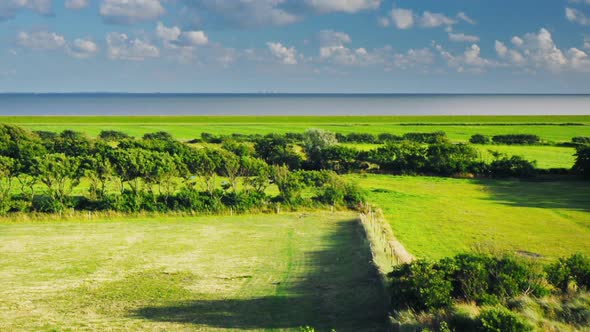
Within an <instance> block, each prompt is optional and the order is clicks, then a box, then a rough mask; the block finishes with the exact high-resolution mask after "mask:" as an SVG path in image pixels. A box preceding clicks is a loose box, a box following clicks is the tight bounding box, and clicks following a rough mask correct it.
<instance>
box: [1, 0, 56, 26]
mask: <svg viewBox="0 0 590 332" xmlns="http://www.w3.org/2000/svg"><path fill="white" fill-rule="evenodd" d="M22 10H31V11H33V12H35V13H37V14H40V15H52V14H53V10H52V3H51V0H2V1H0V21H3V20H7V19H11V18H14V16H16V14H17V13H18V12H20V11H22Z"/></svg>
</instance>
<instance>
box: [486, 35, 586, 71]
mask: <svg viewBox="0 0 590 332" xmlns="http://www.w3.org/2000/svg"><path fill="white" fill-rule="evenodd" d="M496 43H497V44H498V43H499V44H501V45H504V44H503V43H501V42H499V41H497V42H496ZM512 44H513V45H514V47H515V48H514V49H510V48H508V47H506V46H504V47H505V49H503V48H500V50H499V49H498V48H496V52H497V53H498V56H499V57H500V58H501V59H504V60H505V61H507V63H506V64H507V65H514V66H517V68H518V69H527V70H528V71H537V70H550V71H553V72H558V71H572V70H574V71H584V72H590V59H588V54H587V53H586V52H584V51H583V50H581V49H578V48H570V49H569V50H567V51H563V50H561V49H560V48H559V47H557V45H556V44H555V42H554V41H553V37H552V36H551V33H550V32H549V31H548V30H547V29H545V28H542V29H540V30H539V31H538V32H536V33H527V34H525V35H524V36H522V37H518V36H515V37H513V38H512ZM588 46H590V45H588ZM582 47H585V46H582Z"/></svg>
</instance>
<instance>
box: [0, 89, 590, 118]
mask: <svg viewBox="0 0 590 332" xmlns="http://www.w3.org/2000/svg"><path fill="white" fill-rule="evenodd" d="M388 114H389V115H470V114H473V115H483V114H487V115H534V114H537V115H542V114H572V115H575V114H586V115H589V114H590V95H433V94H414V95H411V94H374V95H359V94H342V95H338V94H320V95H318V94H272V95H270V94H0V115H388Z"/></svg>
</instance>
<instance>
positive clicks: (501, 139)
mask: <svg viewBox="0 0 590 332" xmlns="http://www.w3.org/2000/svg"><path fill="white" fill-rule="evenodd" d="M492 141H493V142H494V143H496V144H508V145H512V144H515V145H528V144H538V143H540V142H541V138H540V137H539V136H537V135H530V134H512V135H496V136H493V137H492Z"/></svg>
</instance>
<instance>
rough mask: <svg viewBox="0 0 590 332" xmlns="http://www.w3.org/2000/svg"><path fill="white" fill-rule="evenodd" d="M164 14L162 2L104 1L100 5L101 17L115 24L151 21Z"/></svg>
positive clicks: (154, 0) (142, 0) (141, 0)
mask: <svg viewBox="0 0 590 332" xmlns="http://www.w3.org/2000/svg"><path fill="white" fill-rule="evenodd" d="M164 12H165V10H164V7H162V5H161V4H160V0H103V1H102V3H101V5H100V15H101V16H102V17H103V19H104V20H105V21H106V22H108V23H113V24H133V23H137V22H143V21H150V20H154V19H156V18H158V17H159V16H161V15H162V14H164Z"/></svg>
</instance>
